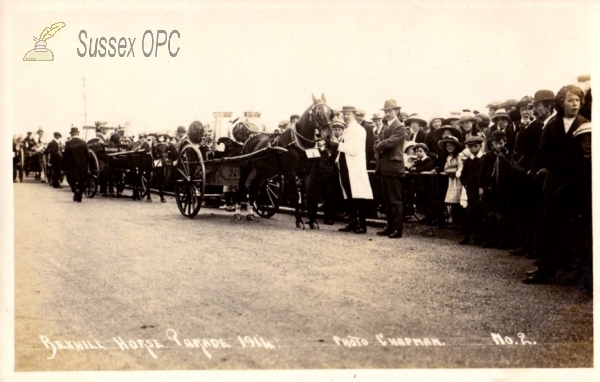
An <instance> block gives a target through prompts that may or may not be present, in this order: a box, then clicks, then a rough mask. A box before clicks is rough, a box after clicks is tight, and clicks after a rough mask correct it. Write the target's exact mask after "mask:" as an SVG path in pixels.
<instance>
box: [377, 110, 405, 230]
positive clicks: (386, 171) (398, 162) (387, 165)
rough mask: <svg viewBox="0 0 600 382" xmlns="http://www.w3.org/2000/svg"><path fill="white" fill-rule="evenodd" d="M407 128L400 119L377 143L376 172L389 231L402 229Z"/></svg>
mask: <svg viewBox="0 0 600 382" xmlns="http://www.w3.org/2000/svg"><path fill="white" fill-rule="evenodd" d="M405 138H406V128H405V127H404V126H403V125H402V124H401V123H400V121H399V120H398V119H394V121H393V123H392V124H391V125H389V124H388V126H386V127H385V128H384V129H383V131H382V133H381V135H380V136H379V138H378V140H377V143H376V145H375V151H376V153H377V155H378V159H377V166H376V169H375V172H376V173H377V174H379V175H381V188H382V193H383V195H382V196H383V206H384V211H385V215H386V218H387V224H388V225H387V230H388V231H394V230H398V231H402V222H403V219H404V215H403V209H402V183H401V178H402V177H403V176H404V172H405V169H404V142H405Z"/></svg>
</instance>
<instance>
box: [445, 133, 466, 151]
mask: <svg viewBox="0 0 600 382" xmlns="http://www.w3.org/2000/svg"><path fill="white" fill-rule="evenodd" d="M446 143H452V144H453V145H454V146H456V148H457V150H458V151H457V152H461V151H462V150H464V148H465V145H464V144H463V143H462V142H461V141H459V140H458V138H456V137H454V136H452V137H448V138H444V139H440V140H439V141H438V146H439V147H440V149H442V150H446Z"/></svg>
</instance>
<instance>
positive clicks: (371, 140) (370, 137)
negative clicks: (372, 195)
mask: <svg viewBox="0 0 600 382" xmlns="http://www.w3.org/2000/svg"><path fill="white" fill-rule="evenodd" d="M360 125H361V126H362V127H363V129H365V131H366V132H367V142H366V144H367V146H366V147H365V153H366V155H367V169H368V170H372V169H374V168H375V166H373V164H371V162H373V161H374V159H375V151H373V145H374V144H375V133H374V132H373V125H371V124H369V122H367V121H366V120H364V119H363V120H362V121H361V122H360Z"/></svg>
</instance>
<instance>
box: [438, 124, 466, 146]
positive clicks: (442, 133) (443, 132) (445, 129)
mask: <svg viewBox="0 0 600 382" xmlns="http://www.w3.org/2000/svg"><path fill="white" fill-rule="evenodd" d="M449 135H450V136H454V137H456V139H458V140H459V141H460V142H462V141H463V140H464V138H463V135H462V133H461V132H460V130H458V129H456V128H454V127H452V126H450V125H444V126H442V127H440V128H439V129H437V130H435V131H434V132H433V138H434V139H435V141H436V144H437V142H439V141H440V139H442V138H444V137H447V136H449Z"/></svg>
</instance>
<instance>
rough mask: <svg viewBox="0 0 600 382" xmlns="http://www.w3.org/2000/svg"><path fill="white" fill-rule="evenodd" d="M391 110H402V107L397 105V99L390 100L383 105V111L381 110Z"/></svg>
mask: <svg viewBox="0 0 600 382" xmlns="http://www.w3.org/2000/svg"><path fill="white" fill-rule="evenodd" d="M389 109H400V106H398V104H397V103H396V100H395V99H388V100H386V101H385V103H384V104H383V109H381V110H389Z"/></svg>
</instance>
